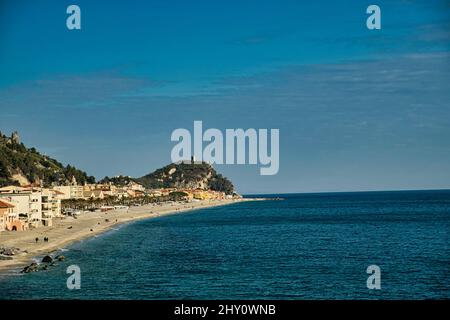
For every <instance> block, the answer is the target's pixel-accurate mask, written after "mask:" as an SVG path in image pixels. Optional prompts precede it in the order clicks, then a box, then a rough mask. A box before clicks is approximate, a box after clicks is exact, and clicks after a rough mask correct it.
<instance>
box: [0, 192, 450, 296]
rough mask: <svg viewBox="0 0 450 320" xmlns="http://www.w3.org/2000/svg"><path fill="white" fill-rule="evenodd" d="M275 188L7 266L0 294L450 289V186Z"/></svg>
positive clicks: (438, 292)
mask: <svg viewBox="0 0 450 320" xmlns="http://www.w3.org/2000/svg"><path fill="white" fill-rule="evenodd" d="M270 196H272V197H273V196H274V195H270ZM277 196H281V197H284V198H285V200H283V201H258V202H249V203H238V204H233V205H230V206H225V207H218V208H210V209H204V210H198V211H194V212H191V213H186V214H180V215H175V216H170V217H163V218H158V219H150V220H146V221H139V222H134V223H130V224H127V225H123V226H121V227H119V228H118V229H117V230H112V231H109V232H107V233H105V234H103V235H101V236H98V237H96V238H91V239H88V240H85V241H82V242H79V243H76V244H74V245H72V246H70V247H68V248H67V249H68V251H66V252H64V255H65V256H66V258H67V260H66V261H64V262H61V263H59V264H58V265H57V266H55V267H53V268H51V269H50V270H49V271H42V272H38V273H32V274H25V275H18V274H15V275H14V274H13V275H8V276H1V277H0V298H2V299H42V298H45V299H55V298H57V299H60V298H62V299H428V298H445V299H449V298H450V282H449V275H450V246H449V240H450V239H449V231H450V191H408V192H360V193H322V194H290V195H277ZM71 264H76V265H78V266H79V267H80V268H81V289H80V290H68V289H67V287H66V279H67V277H68V275H67V274H66V272H65V271H66V268H67V266H69V265H71ZM373 264H375V265H378V266H379V267H380V268H381V290H369V289H367V286H366V280H367V277H368V276H369V275H368V274H367V273H366V268H367V267H368V266H369V265H373Z"/></svg>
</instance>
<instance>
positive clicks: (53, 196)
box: [41, 188, 63, 226]
mask: <svg viewBox="0 0 450 320" xmlns="http://www.w3.org/2000/svg"><path fill="white" fill-rule="evenodd" d="M62 195H63V193H62V192H59V191H58V190H53V189H47V188H43V189H42V194H41V204H42V224H43V225H44V226H52V224H53V219H54V218H57V217H60V216H61V199H60V197H61V196H62Z"/></svg>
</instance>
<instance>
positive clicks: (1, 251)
mask: <svg viewBox="0 0 450 320" xmlns="http://www.w3.org/2000/svg"><path fill="white" fill-rule="evenodd" d="M19 252H20V249H19V248H14V247H11V248H6V247H2V248H0V255H4V256H15V255H16V254H18V253H19Z"/></svg>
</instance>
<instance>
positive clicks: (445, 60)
mask: <svg viewBox="0 0 450 320" xmlns="http://www.w3.org/2000/svg"><path fill="white" fill-rule="evenodd" d="M70 4H77V5H79V6H80V8H81V12H82V30H79V31H69V30H68V29H67V28H66V25H65V20H66V17H67V15H66V13H65V11H66V8H67V6H68V5H70ZM370 4H377V5H379V6H380V7H381V12H382V29H381V30H375V31H370V30H368V29H367V28H366V25H365V24H366V18H367V14H366V13H365V11H366V8H367V6H368V5H370ZM0 74H1V77H0V130H1V131H2V132H4V133H8V134H9V133H10V132H11V131H13V130H18V131H19V132H20V134H21V137H22V140H23V141H24V143H26V144H27V145H28V146H35V147H36V148H38V149H39V150H41V151H43V152H45V153H46V154H48V155H50V156H52V157H55V158H57V159H58V160H60V161H62V162H63V163H70V164H73V165H75V166H77V167H79V168H82V169H84V170H86V171H87V172H88V173H89V174H93V175H95V176H96V177H98V178H101V177H103V176H105V175H109V176H112V175H117V174H129V175H132V176H141V175H144V174H146V173H148V172H150V171H152V170H154V169H156V168H158V167H160V166H162V165H165V164H167V163H169V162H170V151H171V149H172V147H173V146H174V143H173V142H171V141H170V134H171V132H172V131H173V130H174V129H176V128H188V129H192V126H193V121H194V120H202V121H203V125H204V127H205V128H212V127H215V128H219V129H222V130H225V129H226V128H279V129H280V171H279V173H278V174H277V175H275V176H260V175H259V168H258V167H257V166H236V165H235V166H229V165H221V166H217V169H218V170H219V171H220V172H223V173H224V174H225V175H227V176H228V177H230V178H231V180H232V181H233V182H234V183H235V185H236V187H237V189H238V191H240V192H243V193H271V192H318V191H350V190H393V189H424V188H425V189H429V188H449V187H450V85H449V84H450V3H449V2H448V1H412V0H411V1H407V0H404V1H400V0H399V1H377V2H366V1H314V2H313V3H311V2H309V1H304V2H302V1H220V2H219V1H133V0H128V1H120V0H119V1H113V2H112V3H108V4H106V2H104V1H93V0H89V1H79V0H76V1H72V2H69V1H61V0H39V1H31V0H29V1H27V0H20V1H11V0H3V1H2V2H0Z"/></svg>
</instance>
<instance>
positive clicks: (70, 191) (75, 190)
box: [53, 185, 83, 200]
mask: <svg viewBox="0 0 450 320" xmlns="http://www.w3.org/2000/svg"><path fill="white" fill-rule="evenodd" d="M53 190H57V191H59V192H61V193H62V194H63V195H62V198H61V199H62V200H67V199H83V186H77V185H74V186H54V187H53Z"/></svg>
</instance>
